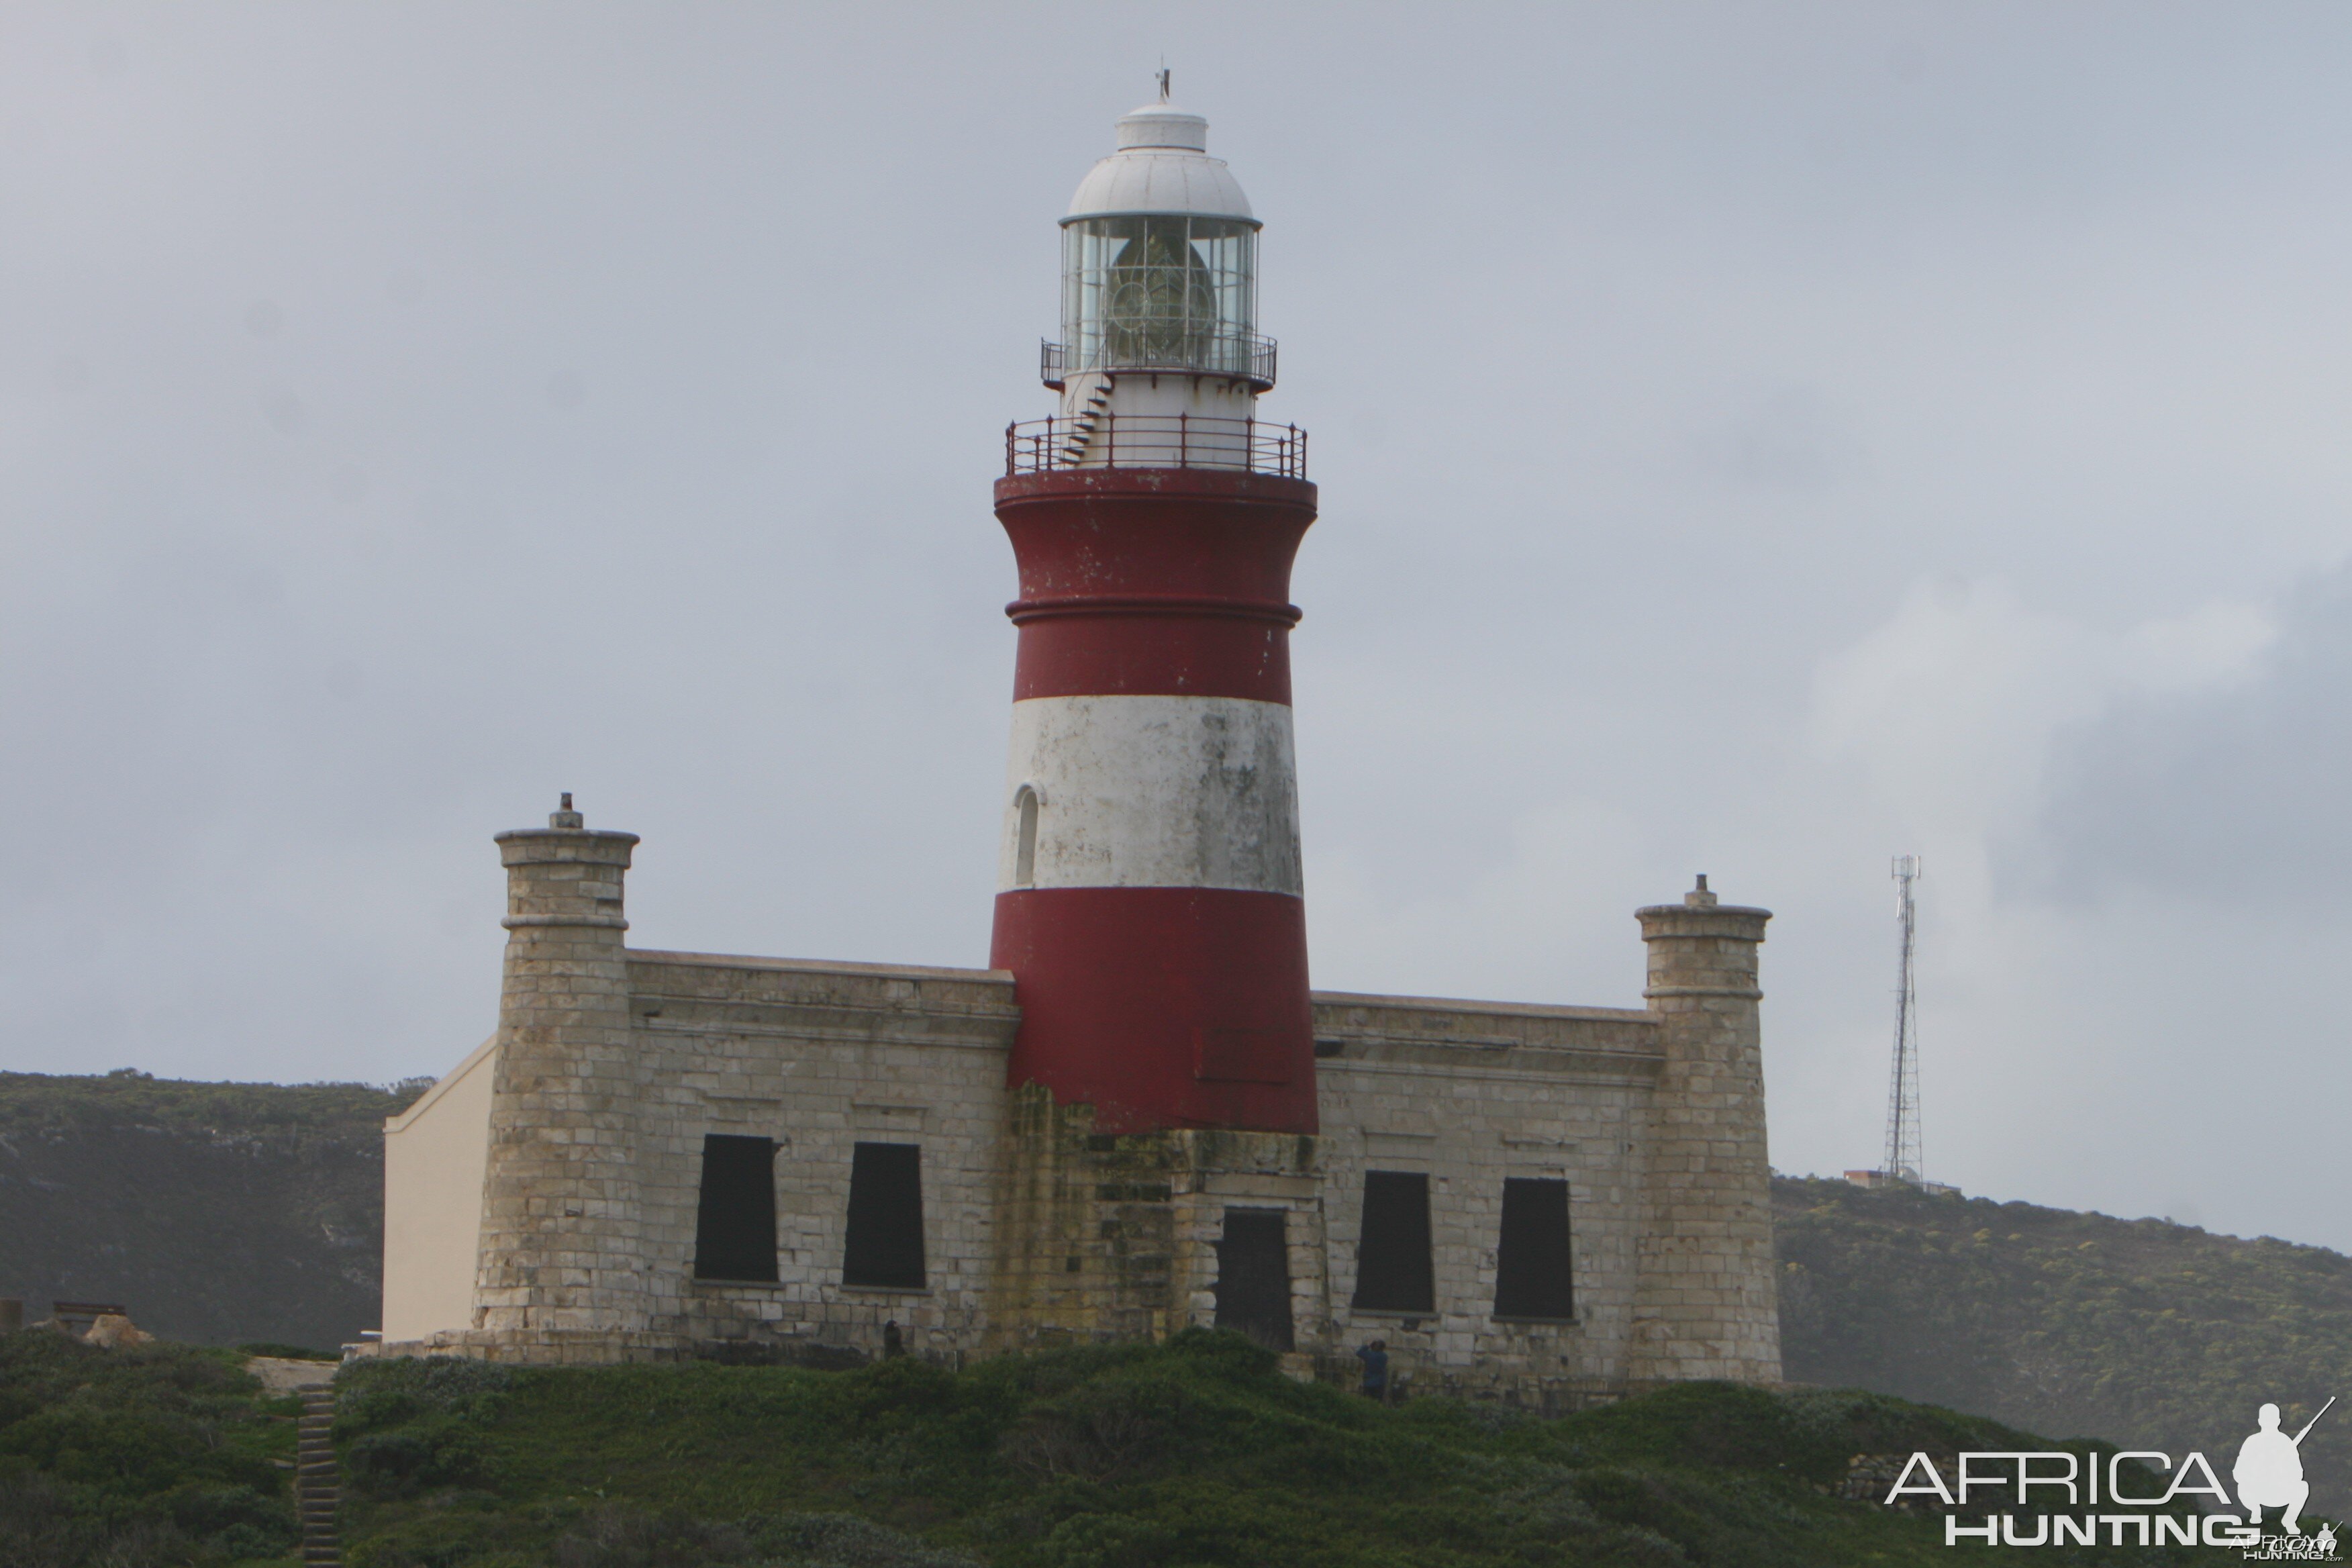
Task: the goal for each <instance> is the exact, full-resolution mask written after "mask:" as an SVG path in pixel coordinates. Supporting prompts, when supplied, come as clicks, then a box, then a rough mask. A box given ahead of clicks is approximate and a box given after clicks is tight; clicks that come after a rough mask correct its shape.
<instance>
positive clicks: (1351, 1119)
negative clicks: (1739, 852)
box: [1315, 992, 1664, 1405]
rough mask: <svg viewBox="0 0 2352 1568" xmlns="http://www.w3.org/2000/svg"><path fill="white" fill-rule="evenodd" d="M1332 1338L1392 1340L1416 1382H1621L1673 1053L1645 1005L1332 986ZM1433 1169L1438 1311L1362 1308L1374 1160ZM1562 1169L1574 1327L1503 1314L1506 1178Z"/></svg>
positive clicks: (1326, 1028) (1566, 1394)
mask: <svg viewBox="0 0 2352 1568" xmlns="http://www.w3.org/2000/svg"><path fill="white" fill-rule="evenodd" d="M1315 1001H1316V1007H1315V1034H1316V1050H1317V1053H1318V1058H1320V1059H1318V1061H1317V1063H1316V1068H1317V1073H1318V1079H1319V1080H1320V1082H1321V1084H1322V1101H1323V1134H1322V1143H1323V1157H1322V1161H1321V1173H1322V1177H1323V1180H1322V1190H1323V1194H1324V1202H1325V1204H1326V1205H1327V1206H1328V1212H1329V1227H1330V1233H1331V1247H1330V1256H1331V1300H1332V1321H1333V1325H1334V1337H1335V1340H1336V1341H1337V1342H1338V1344H1339V1347H1341V1348H1347V1349H1352V1347H1354V1346H1356V1345H1360V1344H1362V1343H1364V1342H1368V1341H1370V1340H1372V1339H1375V1338H1378V1339H1381V1340H1384V1341H1385V1342H1387V1345H1388V1347H1389V1354H1390V1358H1391V1366H1392V1369H1393V1372H1394V1373H1395V1375H1397V1376H1399V1377H1401V1378H1402V1379H1403V1380H1405V1382H1406V1383H1407V1384H1409V1385H1415V1386H1419V1387H1421V1388H1423V1389H1431V1388H1445V1389H1452V1390H1457V1391H1462V1392H1508V1393H1510V1394H1513V1395H1514V1396H1515V1397H1518V1398H1522V1399H1525V1400H1527V1401H1528V1402H1530V1403H1536V1404H1542V1405H1572V1404H1576V1403H1580V1402H1582V1401H1584V1400H1587V1399H1591V1398H1593V1397H1598V1396H1602V1395H1605V1394H1611V1393H1613V1392H1615V1391H1616V1390H1618V1389H1620V1388H1622V1386H1623V1384H1624V1381H1625V1378H1626V1376H1627V1371H1628V1369H1627V1365H1626V1359H1625V1349H1626V1342H1627V1337H1628V1334H1629V1332H1630V1331H1631V1328H1632V1323H1633V1312H1634V1299H1633V1298H1634V1276H1633V1258H1634V1240H1635V1233H1636V1230H1637V1228H1638V1226H1639V1223H1640V1200H1641V1193H1642V1184H1643V1178H1644V1174H1645V1167H1644V1163H1643V1157H1642V1148H1641V1141H1642V1138H1643V1129H1644V1127H1645V1126H1646V1123H1647V1121H1648V1118H1649V1115H1650V1110H1651V1100H1652V1098H1653V1095H1654V1090H1655V1087H1656V1084H1657V1080H1658V1076H1659V1073H1660V1071H1661V1069H1662V1068H1663V1066H1664V1058H1663V1056H1662V1054H1661V1052H1660V1048H1659V1042H1658V1022H1657V1019H1656V1018H1655V1017H1654V1016H1651V1015H1650V1014H1648V1013H1645V1012H1637V1011H1629V1010H1624V1009H1614V1008H1598V1007H1546V1006H1530V1005H1509V1004H1503V1003H1481V1002H1455V1001H1441V1000H1434V999H1430V998H1424V997H1405V996H1363V995H1347V994H1336V993H1328V992H1326V993H1319V994H1318V995H1317V996H1316V999H1315ZM1368 1171H1399V1172H1409V1173H1422V1174H1424V1175H1426V1176H1427V1177H1428V1178H1429V1194H1430V1209H1431V1214H1430V1223H1431V1239H1432V1242H1433V1264H1434V1272H1435V1282H1436V1288H1437V1289H1436V1304H1437V1309H1438V1310H1437V1311H1436V1312H1435V1313H1434V1314H1433V1315H1427V1314H1423V1315H1408V1314H1403V1313H1397V1312H1386V1311H1380V1312H1375V1311H1368V1310H1363V1309H1360V1308H1357V1307H1355V1306H1353V1305H1352V1304H1351V1300H1352V1298H1353V1296H1354V1294H1355V1289H1356V1250H1357V1238H1358V1236H1359V1234H1360V1228H1361V1226H1362V1223H1363V1194H1364V1188H1365V1181H1364V1173H1366V1172H1368ZM1512 1177H1538V1178H1552V1179H1557V1180H1564V1181H1566V1182H1567V1183H1568V1187H1569V1200H1570V1201H1569V1219H1570V1247H1571V1258H1572V1260H1573V1268H1574V1282H1575V1303H1576V1311H1575V1321H1572V1322H1570V1323H1551V1322H1511V1321H1497V1320H1496V1315H1495V1311H1494V1306H1495V1288H1496V1247H1497V1243H1498V1242H1499V1240H1500V1230H1501V1211H1502V1194H1503V1184H1504V1182H1505V1181H1506V1180H1507V1179H1509V1178H1512Z"/></svg>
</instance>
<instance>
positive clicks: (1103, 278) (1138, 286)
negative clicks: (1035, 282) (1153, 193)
mask: <svg viewBox="0 0 2352 1568" xmlns="http://www.w3.org/2000/svg"><path fill="white" fill-rule="evenodd" d="M1062 254H1063V268H1062V318H1063V332H1064V342H1066V343H1067V344H1068V345H1069V353H1070V356H1071V357H1070V367H1071V368H1072V369H1075V370H1136V369H1150V370H1194V371H1205V372H1209V373H1212V374H1229V375H1246V374H1249V372H1250V353H1251V348H1252V343H1253V335H1254V334H1253V329H1254V328H1255V324H1256V323H1255V317H1256V304H1257V301H1256V260H1257V231H1256V230H1255V228H1253V227H1252V226H1250V225H1248V224H1246V223H1242V222H1238V221H1235V220H1234V219H1231V218H1201V217H1181V216H1159V215H1150V214H1139V215H1135V216H1124V217H1098V218H1084V219H1081V220H1079V221H1077V222H1076V223H1072V224H1069V225H1067V226H1066V227H1065V228H1064V230H1063V252H1062Z"/></svg>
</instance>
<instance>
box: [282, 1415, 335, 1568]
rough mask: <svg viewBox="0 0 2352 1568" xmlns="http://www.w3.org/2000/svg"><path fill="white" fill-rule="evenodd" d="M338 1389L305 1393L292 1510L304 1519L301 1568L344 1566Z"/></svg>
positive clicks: (296, 1455) (297, 1432) (296, 1456)
mask: <svg viewBox="0 0 2352 1568" xmlns="http://www.w3.org/2000/svg"><path fill="white" fill-rule="evenodd" d="M334 1426H335V1391H334V1390H333V1389H332V1388H331V1387H329V1388H306V1389H304V1390H303V1391H302V1419H301V1421H300V1423H299V1425H298V1426H296V1427H295V1432H296V1434H297V1439H296V1447H295V1459H294V1465H295V1468H294V1507H295V1510H296V1512H298V1513H299V1515H300V1516H301V1520H302V1568H342V1562H343V1544H342V1538H341V1536H340V1535H339V1534H338V1533H337V1532H336V1529H335V1514H336V1510H337V1509H338V1508H339V1507H340V1506H341V1503H342V1500H343V1483H342V1472H341V1470H340V1469H338V1468H336V1465H335V1442H334Z"/></svg>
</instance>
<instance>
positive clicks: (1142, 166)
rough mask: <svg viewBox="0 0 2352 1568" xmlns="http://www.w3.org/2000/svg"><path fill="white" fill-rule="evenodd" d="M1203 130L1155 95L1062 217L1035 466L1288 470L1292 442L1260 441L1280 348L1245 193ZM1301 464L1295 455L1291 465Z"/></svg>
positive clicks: (1271, 437) (1284, 435) (1272, 437)
mask: <svg viewBox="0 0 2352 1568" xmlns="http://www.w3.org/2000/svg"><path fill="white" fill-rule="evenodd" d="M1208 129H1209V122H1208V121H1206V120H1203V119H1202V117H1201V116H1199V115H1197V114H1192V113H1188V112H1186V111H1184V110H1181V109H1178V108H1176V107H1175V106H1174V105H1173V104H1171V103H1169V102H1167V101H1165V100H1162V101H1160V102H1158V103H1152V104H1147V105H1145V106H1144V107H1143V108H1141V109H1139V110H1135V111H1134V112H1133V113H1131V114H1129V115H1127V116H1125V117H1124V118H1122V119H1121V120H1120V121H1118V150H1117V151H1115V152H1113V153H1110V155H1109V156H1108V157H1106V158H1104V159H1102V160H1101V161H1100V162H1098V163H1096V164H1095V166H1094V168H1093V169H1092V170H1090V171H1089V172H1088V173H1087V177H1086V178H1085V179H1084V180H1083V181H1081V182H1080V183H1079V185H1078V189H1077V194H1076V195H1075V196H1074V197H1073V198H1072V199H1071V202H1070V210H1069V212H1068V213H1067V214H1066V216H1064V217H1063V219H1062V341H1061V342H1058V343H1055V342H1048V343H1046V344H1045V346H1044V351H1043V354H1042V356H1041V360H1042V366H1043V371H1044V375H1045V384H1047V385H1048V386H1051V387H1053V388H1054V389H1055V391H1057V392H1059V393H1060V394H1061V395H1062V398H1061V410H1060V413H1059V414H1058V415H1057V416H1056V417H1055V419H1053V420H1051V421H1047V422H1045V426H1046V427H1045V429H1042V430H1039V429H1035V428H1034V427H1033V428H1031V430H1030V431H1029V437H1030V438H1029V443H1028V444H1029V446H1030V447H1032V448H1034V457H1037V458H1044V459H1045V460H1047V461H1051V462H1055V463H1058V464H1061V465H1064V466H1071V467H1104V468H1121V467H1124V468H1149V467H1157V466H1172V467H1178V468H1252V467H1258V466H1266V465H1265V462H1262V461H1261V462H1254V461H1253V449H1254V448H1255V447H1260V446H1263V447H1265V452H1264V453H1263V454H1262V455H1261V456H1262V457H1263V458H1267V459H1274V460H1275V461H1274V465H1273V466H1276V468H1279V469H1280V471H1286V472H1291V473H1294V474H1295V473H1296V472H1297V468H1296V466H1292V467H1288V468H1283V467H1282V465H1281V463H1280V461H1279V459H1280V458H1281V457H1282V456H1283V455H1284V452H1285V448H1286V445H1287V444H1288V438H1289V437H1290V436H1291V434H1292V433H1291V432H1290V431H1289V430H1288V429H1287V427H1285V428H1283V429H1282V430H1280V431H1269V432H1266V433H1265V439H1264V440H1263V441H1260V440H1259V439H1257V437H1258V432H1257V431H1256V430H1255V405H1256V401H1257V395H1258V394H1260V393H1261V392H1264V391H1266V390H1267V389H1268V388H1270V387H1272V386H1273V384H1274V370H1275V345H1274V341H1273V340H1272V339H1270V338H1266V337H1264V336H1262V335H1260V334H1259V332H1258V331H1257V240H1258V229H1259V227H1260V226H1259V223H1258V220H1257V217H1256V216H1255V214H1253V213H1252V212H1251V211H1250V205H1249V198H1248V197H1247V196H1245V195H1243V194H1242V188H1241V183H1240V182H1239V181H1237V180H1235V179H1234V175H1233V172H1232V171H1231V170H1230V169H1228V168H1227V167H1226V166H1225V163H1224V161H1223V159H1219V158H1212V157H1210V156H1209V155H1208ZM1300 457H1301V458H1302V459H1303V454H1301V455H1300Z"/></svg>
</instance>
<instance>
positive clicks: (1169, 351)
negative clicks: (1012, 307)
mask: <svg viewBox="0 0 2352 1568" xmlns="http://www.w3.org/2000/svg"><path fill="white" fill-rule="evenodd" d="M1109 338H1110V341H1109V342H1106V343H1103V344H1102V345H1100V346H1099V347H1097V348H1095V349H1093V350H1091V351H1081V352H1077V353H1073V352H1072V351H1071V349H1070V346H1069V345H1068V344H1067V343H1055V342H1043V341H1041V342H1039V343H1038V344H1037V374H1038V378H1039V379H1040V380H1042V381H1044V382H1045V384H1046V385H1047V386H1050V387H1052V388H1053V389H1054V390H1055V391H1056V392H1059V391H1061V390H1062V385H1063V384H1064V383H1065V382H1066V381H1067V380H1068V379H1069V377H1070V375H1071V374H1073V373H1075V372H1078V371H1089V370H1091V371H1101V372H1103V373H1104V374H1110V375H1119V374H1137V373H1142V374H1179V373H1181V374H1186V375H1227V376H1231V377H1233V378H1234V380H1235V381H1246V382H1248V383H1249V384H1251V385H1252V386H1255V387H1256V388H1257V389H1258V390H1259V391H1260V392H1265V391H1266V390H1268V389H1269V388H1271V387H1272V386H1273V385H1274V372H1275V342H1274V340H1273V339H1272V338H1269V337H1266V336H1265V335H1264V334H1263V333H1260V332H1234V331H1224V332H1213V331H1201V332H1181V331H1180V332H1171V333H1167V334H1164V335H1163V334H1161V333H1160V332H1156V331H1119V332H1113V333H1111V334H1109Z"/></svg>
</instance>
